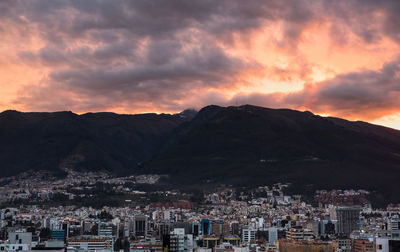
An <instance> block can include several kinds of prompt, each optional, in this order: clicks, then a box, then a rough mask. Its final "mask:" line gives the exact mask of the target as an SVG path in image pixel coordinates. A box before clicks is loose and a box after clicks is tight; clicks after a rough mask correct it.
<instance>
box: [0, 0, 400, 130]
mask: <svg viewBox="0 0 400 252" xmlns="http://www.w3.org/2000/svg"><path fill="white" fill-rule="evenodd" d="M155 2H158V1H155ZM399 13H400V4H399V3H398V1H373V0H367V1H361V0H359V1H346V0H339V1H324V0H319V1H312V0H302V1H295V0H284V1H272V2H271V1H261V2H260V1H187V2H185V1H183V2H181V1H165V2H164V1H160V2H158V4H153V1H133V2H129V1H116V2H113V4H110V2H107V1H1V2H0V19H1V20H0V21H1V22H0V37H1V39H0V110H7V109H15V110H21V111H60V110H71V111H73V112H76V113H86V112H89V111H90V112H97V111H112V112H117V113H143V112H158V113H162V112H168V113H175V112H179V111H182V110H184V109H186V108H196V109H200V108H201V107H203V106H206V105H210V104H217V105H223V106H228V105H241V104H253V105H259V106H265V107H272V108H292V109H301V110H310V111H312V112H313V113H316V114H323V115H329V116H336V117H343V118H346V119H349V120H364V121H369V122H372V123H376V124H381V125H385V126H389V127H394V128H397V129H400V36H399V34H400V15H399Z"/></svg>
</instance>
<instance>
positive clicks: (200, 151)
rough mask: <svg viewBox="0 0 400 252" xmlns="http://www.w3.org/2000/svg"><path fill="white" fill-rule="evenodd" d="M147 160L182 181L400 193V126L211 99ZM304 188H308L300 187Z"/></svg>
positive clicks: (155, 169) (152, 168) (151, 166)
mask: <svg viewBox="0 0 400 252" xmlns="http://www.w3.org/2000/svg"><path fill="white" fill-rule="evenodd" d="M173 134H174V136H173V137H172V138H171V139H170V141H169V143H168V144H167V145H166V147H165V148H164V149H163V151H162V152H160V153H159V154H158V155H156V156H155V157H154V158H153V159H152V160H151V161H149V162H147V163H146V165H145V170H146V171H147V172H149V171H151V172H154V173H159V174H168V175H170V177H171V178H172V179H173V181H174V183H177V184H183V185H204V184H206V183H210V184H220V183H223V184H233V185H239V186H249V185H263V184H264V185H265V184H270V183H276V182H291V183H293V184H296V185H298V186H301V187H300V188H303V189H304V187H306V186H312V188H325V189H329V188H364V189H369V190H382V189H383V190H384V191H386V192H390V193H391V195H392V196H393V197H395V199H396V200H397V201H399V199H400V197H398V196H397V195H398V194H397V195H396V194H395V193H394V192H397V193H399V192H400V186H399V185H398V183H397V181H398V178H399V177H400V131H397V130H394V129H390V128H386V127H382V126H376V125H372V124H368V123H365V122H350V121H346V120H343V119H339V118H332V117H321V116H318V115H314V114H312V113H311V112H299V111H295V110H288V109H268V108H262V107H255V106H249V105H246V106H240V107H227V108H224V107H218V106H208V107H205V108H203V109H202V110H200V111H199V113H198V114H197V115H196V117H195V118H194V119H193V120H191V121H188V122H185V123H183V124H181V125H180V126H179V127H178V128H177V129H176V130H175V131H174V133H173ZM300 190H302V189H300Z"/></svg>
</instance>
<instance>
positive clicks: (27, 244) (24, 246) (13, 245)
mask: <svg viewBox="0 0 400 252" xmlns="http://www.w3.org/2000/svg"><path fill="white" fill-rule="evenodd" d="M31 244H32V233H31V232H19V231H16V232H9V233H8V242H6V243H3V244H0V250H1V251H23V250H25V251H26V250H30V249H31Z"/></svg>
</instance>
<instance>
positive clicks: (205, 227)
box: [201, 219, 211, 235]
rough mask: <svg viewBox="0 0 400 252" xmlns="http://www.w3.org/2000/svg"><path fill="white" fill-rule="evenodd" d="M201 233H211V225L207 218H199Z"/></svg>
mask: <svg viewBox="0 0 400 252" xmlns="http://www.w3.org/2000/svg"><path fill="white" fill-rule="evenodd" d="M201 234H202V235H210V234H211V225H210V220H209V219H202V220H201Z"/></svg>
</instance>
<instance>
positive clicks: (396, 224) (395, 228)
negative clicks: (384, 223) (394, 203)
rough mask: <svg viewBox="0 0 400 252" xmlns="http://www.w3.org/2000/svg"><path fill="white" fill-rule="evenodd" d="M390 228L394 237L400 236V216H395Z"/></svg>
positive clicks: (391, 220) (390, 222)
mask: <svg viewBox="0 0 400 252" xmlns="http://www.w3.org/2000/svg"><path fill="white" fill-rule="evenodd" d="M388 228H389V230H390V232H391V236H392V237H393V238H400V219H399V216H397V215H395V216H393V217H392V218H391V219H390V221H389V225H388Z"/></svg>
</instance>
